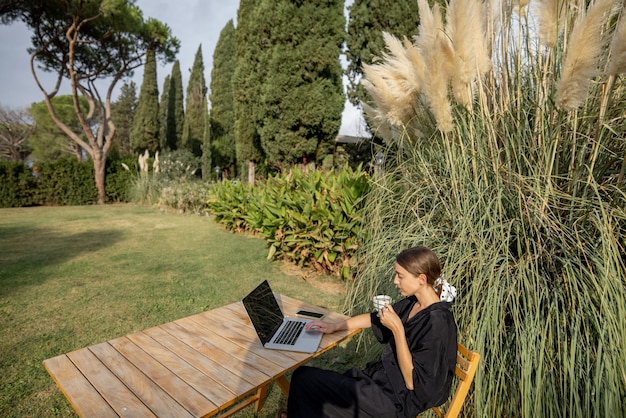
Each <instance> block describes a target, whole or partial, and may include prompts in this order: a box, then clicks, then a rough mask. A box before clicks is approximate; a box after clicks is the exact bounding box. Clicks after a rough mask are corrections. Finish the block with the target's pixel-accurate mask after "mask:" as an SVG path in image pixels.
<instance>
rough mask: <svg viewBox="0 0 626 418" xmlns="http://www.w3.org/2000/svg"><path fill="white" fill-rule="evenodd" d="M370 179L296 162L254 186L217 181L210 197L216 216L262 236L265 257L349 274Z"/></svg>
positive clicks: (359, 238) (235, 227)
mask: <svg viewBox="0 0 626 418" xmlns="http://www.w3.org/2000/svg"><path fill="white" fill-rule="evenodd" d="M369 187H370V185H369V179H368V178H367V176H366V175H365V174H364V173H363V172H362V171H361V169H360V167H359V168H358V169H357V170H352V169H350V168H349V167H344V169H343V170H341V171H340V172H338V173H334V172H323V171H312V172H303V171H302V170H300V169H297V168H294V169H292V170H291V171H290V172H289V173H287V174H285V175H283V176H275V177H270V178H269V179H268V180H267V181H266V182H265V183H261V184H260V185H259V186H257V187H252V186H249V185H245V184H242V183H237V184H232V183H218V184H216V185H215V186H214V188H213V189H212V192H211V193H212V195H211V196H212V197H211V200H210V202H209V206H210V208H211V212H212V213H213V214H214V215H215V217H216V220H217V221H219V222H221V223H223V224H224V225H225V226H226V227H227V228H228V229H231V230H234V231H250V232H252V233H255V234H259V235H261V236H263V237H264V238H265V239H266V241H267V243H268V245H269V253H268V258H275V257H276V258H284V259H287V260H290V261H293V262H294V263H296V264H298V265H301V266H303V265H306V266H312V267H315V268H317V269H319V270H320V271H325V272H333V273H335V274H336V275H337V276H340V277H343V278H351V277H352V273H351V267H352V266H354V265H355V258H354V254H355V251H356V250H357V249H358V248H359V245H360V243H361V241H362V239H363V237H362V235H361V220H362V213H361V209H362V204H363V197H364V196H365V195H366V194H367V192H368V190H369Z"/></svg>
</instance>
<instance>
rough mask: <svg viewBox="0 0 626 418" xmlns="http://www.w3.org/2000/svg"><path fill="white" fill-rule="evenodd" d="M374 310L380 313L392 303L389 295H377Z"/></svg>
mask: <svg viewBox="0 0 626 418" xmlns="http://www.w3.org/2000/svg"><path fill="white" fill-rule="evenodd" d="M373 302H374V309H375V310H376V312H380V310H381V309H382V308H384V307H385V305H386V304H388V303H391V296H387V295H376V296H374V298H373Z"/></svg>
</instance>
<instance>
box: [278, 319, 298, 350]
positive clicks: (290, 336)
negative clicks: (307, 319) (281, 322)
mask: <svg viewBox="0 0 626 418" xmlns="http://www.w3.org/2000/svg"><path fill="white" fill-rule="evenodd" d="M304 325H305V323H304V322H298V321H287V323H286V324H285V326H284V327H283V329H282V330H281V331H280V333H279V334H278V336H277V337H276V338H275V339H274V342H275V343H276V344H285V345H294V344H295V343H296V340H297V339H298V336H299V335H300V334H301V333H302V330H303V329H304Z"/></svg>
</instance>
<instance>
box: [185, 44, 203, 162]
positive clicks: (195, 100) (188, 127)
mask: <svg viewBox="0 0 626 418" xmlns="http://www.w3.org/2000/svg"><path fill="white" fill-rule="evenodd" d="M206 93H207V88H206V81H205V79H204V63H203V61H202V45H200V46H199V47H198V51H197V52H196V57H195V59H194V62H193V67H192V68H191V75H190V76H189V85H188V86H187V103H186V106H185V124H184V129H183V136H182V143H183V147H185V148H186V149H188V150H190V151H191V152H192V153H193V154H194V155H195V156H197V157H200V156H201V155H202V142H203V141H202V138H203V137H204V133H205V124H206V122H207V113H208V111H207V99H206Z"/></svg>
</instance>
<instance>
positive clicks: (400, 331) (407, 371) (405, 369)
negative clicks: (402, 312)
mask: <svg viewBox="0 0 626 418" xmlns="http://www.w3.org/2000/svg"><path fill="white" fill-rule="evenodd" d="M380 322H381V323H382V324H383V325H384V326H386V327H387V328H389V329H390V330H391V332H392V333H393V337H394V340H395V341H396V354H397V355H398V365H399V366H400V371H401V372H402V377H403V378H404V384H405V385H406V388H407V389H409V390H413V355H412V354H411V350H410V349H409V343H407V341H406V334H405V333H404V325H403V324H402V320H401V319H400V317H399V316H398V314H396V312H395V311H394V310H393V306H391V305H387V307H386V308H384V309H381V310H380Z"/></svg>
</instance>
